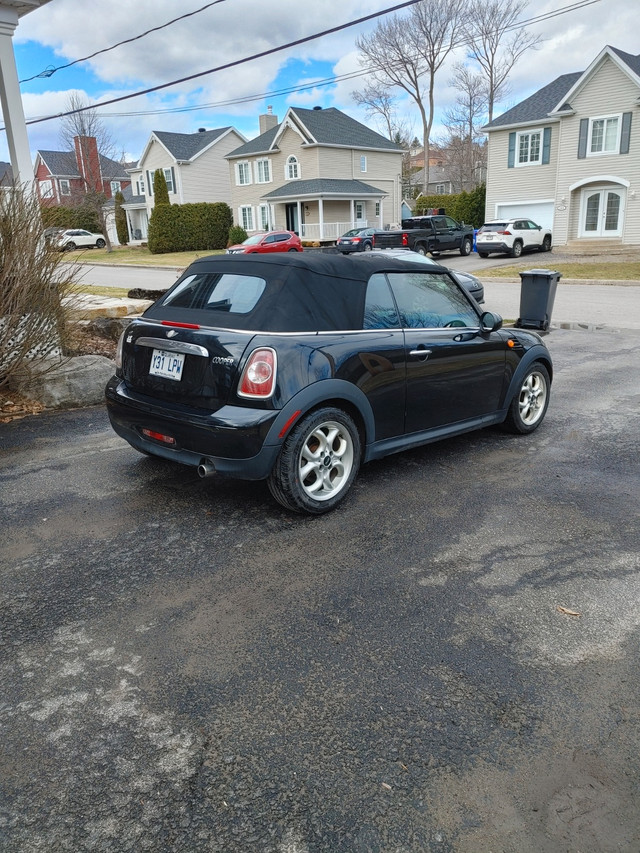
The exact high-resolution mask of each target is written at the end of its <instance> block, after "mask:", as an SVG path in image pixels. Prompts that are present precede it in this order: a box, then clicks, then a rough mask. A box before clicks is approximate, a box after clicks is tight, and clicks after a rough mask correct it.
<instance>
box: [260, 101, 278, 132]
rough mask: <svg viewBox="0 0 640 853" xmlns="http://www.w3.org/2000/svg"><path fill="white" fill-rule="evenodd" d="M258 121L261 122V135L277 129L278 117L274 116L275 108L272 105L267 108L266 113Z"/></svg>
mask: <svg viewBox="0 0 640 853" xmlns="http://www.w3.org/2000/svg"><path fill="white" fill-rule="evenodd" d="M258 119H259V122H260V135H262V134H263V133H266V132H267V131H268V130H271V128H272V127H276V126H277V124H278V116H274V114H273V107H272V106H271V105H269V106H268V107H267V111H266V113H263V114H262V115H261V116H258Z"/></svg>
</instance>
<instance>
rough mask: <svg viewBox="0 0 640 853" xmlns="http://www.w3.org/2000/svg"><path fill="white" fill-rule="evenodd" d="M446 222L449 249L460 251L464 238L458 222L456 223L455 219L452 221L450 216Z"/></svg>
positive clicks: (446, 217)
mask: <svg viewBox="0 0 640 853" xmlns="http://www.w3.org/2000/svg"><path fill="white" fill-rule="evenodd" d="M444 221H445V226H446V232H447V233H446V241H447V249H458V248H459V247H460V240H461V238H462V232H461V230H460V225H459V223H458V222H456V220H455V219H452V218H451V217H450V216H445V217H444Z"/></svg>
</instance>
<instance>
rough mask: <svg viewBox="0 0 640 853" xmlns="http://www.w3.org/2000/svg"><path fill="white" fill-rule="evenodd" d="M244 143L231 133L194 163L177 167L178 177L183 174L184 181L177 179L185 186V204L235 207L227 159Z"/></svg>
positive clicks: (183, 192) (183, 194)
mask: <svg viewBox="0 0 640 853" xmlns="http://www.w3.org/2000/svg"><path fill="white" fill-rule="evenodd" d="M243 142H244V140H243V139H242V137H241V136H239V135H238V134H237V133H236V132H235V131H231V132H230V133H227V134H226V135H225V136H224V137H223V138H222V139H220V140H218V141H216V142H214V144H213V145H212V146H211V147H210V148H208V149H207V150H206V151H204V152H203V153H202V154H201V155H200V156H199V157H197V158H196V159H195V160H194V161H193V162H192V163H188V164H181V165H178V166H176V177H177V173H178V172H179V174H180V177H179V178H178V177H177V180H178V182H180V181H181V182H182V196H183V198H184V200H185V202H186V201H187V200H188V201H189V202H200V201H209V202H216V201H223V202H226V203H227V204H228V205H229V206H231V182H230V180H229V167H228V165H227V161H226V160H225V159H224V158H225V156H226V155H227V154H228V153H229V152H230V151H233V150H234V148H237V147H238V146H239V145H242V143H243Z"/></svg>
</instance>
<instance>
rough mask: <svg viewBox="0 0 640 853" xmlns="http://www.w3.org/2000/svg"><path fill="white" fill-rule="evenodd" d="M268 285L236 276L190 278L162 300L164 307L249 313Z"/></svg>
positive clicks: (216, 274)
mask: <svg viewBox="0 0 640 853" xmlns="http://www.w3.org/2000/svg"><path fill="white" fill-rule="evenodd" d="M266 286H267V282H266V281H265V280H264V279H263V278H258V277H257V276H252V275H238V274H237V273H226V274H225V273H203V274H200V275H189V276H187V277H186V278H185V279H183V280H182V281H181V282H180V283H179V284H178V285H177V287H176V289H175V290H172V291H171V292H170V293H169V294H168V296H166V297H165V298H164V299H163V300H162V305H163V306H169V305H171V306H173V307H174V308H193V309H200V310H206V311H228V312H229V313H230V314H248V313H249V311H251V310H252V309H253V308H255V306H256V304H257V302H258V300H259V299H260V297H261V296H262V294H263V292H264V289H265V287H266Z"/></svg>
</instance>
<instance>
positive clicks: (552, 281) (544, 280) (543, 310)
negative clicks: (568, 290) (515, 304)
mask: <svg viewBox="0 0 640 853" xmlns="http://www.w3.org/2000/svg"><path fill="white" fill-rule="evenodd" d="M561 277H562V273H560V272H554V271H553V270H525V271H524V272H521V273H520V316H519V317H518V319H517V320H516V326H517V327H518V328H519V329H536V330H537V331H546V330H547V329H548V328H549V326H550V325H551V312H552V311H553V301H554V299H555V298H556V288H557V286H558V281H559V280H560V278H561Z"/></svg>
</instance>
